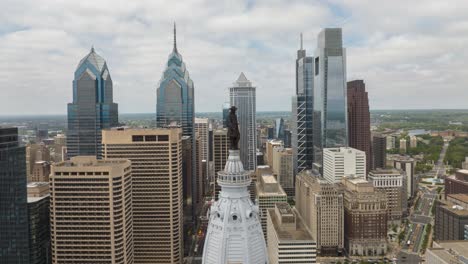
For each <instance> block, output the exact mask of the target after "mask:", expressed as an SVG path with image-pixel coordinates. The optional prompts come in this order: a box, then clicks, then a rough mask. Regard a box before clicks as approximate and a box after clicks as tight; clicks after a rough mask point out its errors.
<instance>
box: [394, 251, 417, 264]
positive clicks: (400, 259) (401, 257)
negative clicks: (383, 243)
mask: <svg viewBox="0 0 468 264" xmlns="http://www.w3.org/2000/svg"><path fill="white" fill-rule="evenodd" d="M396 262H397V263H408V264H410V263H411V264H415V263H419V262H421V258H420V257H419V255H418V254H411V253H407V252H404V251H400V252H399V253H398V255H397V260H396Z"/></svg>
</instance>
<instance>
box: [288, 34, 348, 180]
mask: <svg viewBox="0 0 468 264" xmlns="http://www.w3.org/2000/svg"><path fill="white" fill-rule="evenodd" d="M292 110H293V134H292V144H293V149H296V151H295V153H294V163H295V165H294V167H295V171H296V172H301V171H303V170H306V169H312V168H316V169H318V170H320V171H321V170H322V166H323V158H322V156H323V149H324V148H331V147H342V146H347V145H348V125H347V122H348V120H347V102H346V50H345V49H344V48H343V40H342V32H341V28H326V29H324V30H322V31H321V32H320V33H319V35H318V41H317V49H316V51H315V54H314V56H313V57H307V56H306V51H305V50H304V49H303V48H302V37H301V49H300V50H298V52H297V60H296V96H295V97H293V109H292Z"/></svg>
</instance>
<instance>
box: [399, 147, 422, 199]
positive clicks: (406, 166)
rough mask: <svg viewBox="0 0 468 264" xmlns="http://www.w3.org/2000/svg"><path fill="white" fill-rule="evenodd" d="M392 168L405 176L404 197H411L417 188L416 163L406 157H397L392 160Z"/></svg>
mask: <svg viewBox="0 0 468 264" xmlns="http://www.w3.org/2000/svg"><path fill="white" fill-rule="evenodd" d="M393 167H394V168H395V169H398V170H402V171H404V172H405V175H406V196H407V198H408V199H409V198H411V197H413V196H414V195H415V194H416V192H417V188H418V179H417V178H416V176H415V171H416V161H415V160H414V159H413V158H410V157H408V156H399V157H396V158H395V159H394V160H393Z"/></svg>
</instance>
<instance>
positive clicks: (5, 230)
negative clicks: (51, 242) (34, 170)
mask: <svg viewBox="0 0 468 264" xmlns="http://www.w3.org/2000/svg"><path fill="white" fill-rule="evenodd" d="M26 184H27V180H26V151H25V148H24V147H23V146H20V145H19V142H18V129H17V128H2V127H0V263H2V264H3V263H5V264H29V231H28V230H29V226H28V200H27V189H26Z"/></svg>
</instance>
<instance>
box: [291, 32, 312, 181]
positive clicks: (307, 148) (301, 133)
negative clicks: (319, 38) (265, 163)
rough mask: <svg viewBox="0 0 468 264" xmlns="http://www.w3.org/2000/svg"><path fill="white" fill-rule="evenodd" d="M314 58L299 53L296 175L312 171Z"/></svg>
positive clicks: (294, 124)
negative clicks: (304, 171)
mask: <svg viewBox="0 0 468 264" xmlns="http://www.w3.org/2000/svg"><path fill="white" fill-rule="evenodd" d="M313 93H314V58H313V57H306V51H305V50H304V49H303V48H302V34H301V48H300V49H299V50H298V51H297V59H296V95H295V96H294V97H293V98H292V122H291V145H292V149H293V160H294V172H295V173H294V174H297V173H299V172H302V171H303V170H306V169H312V165H313V162H314V156H313V134H312V133H313V104H314V101H313V96H314V94H313Z"/></svg>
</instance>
